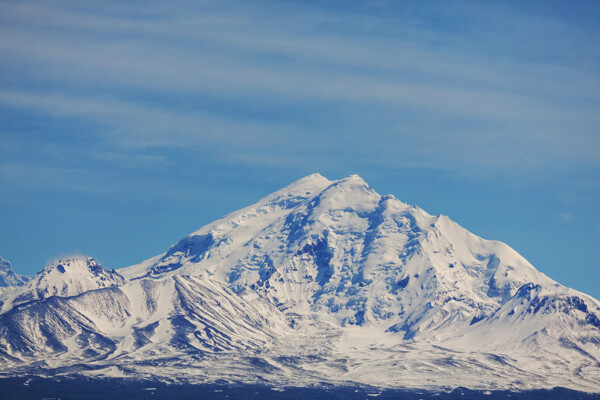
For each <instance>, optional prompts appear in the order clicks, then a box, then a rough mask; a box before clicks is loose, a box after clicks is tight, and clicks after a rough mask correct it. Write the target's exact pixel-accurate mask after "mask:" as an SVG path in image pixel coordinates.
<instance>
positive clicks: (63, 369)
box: [0, 174, 600, 392]
mask: <svg viewBox="0 0 600 400" xmlns="http://www.w3.org/2000/svg"><path fill="white" fill-rule="evenodd" d="M0 360H2V364H1V371H0V373H2V374H7V375H23V374H28V373H32V372H35V373H37V374H42V375H44V374H45V375H53V376H54V375H61V374H80V375H85V376H91V377H104V376H107V377H108V376H112V377H138V378H157V377H158V378H160V379H164V380H171V381H181V380H185V381H186V382H192V383H193V382H223V381H225V382H233V383H236V382H237V383H251V384H254V383H259V384H262V383H264V384H272V385H291V386H311V385H319V384H332V385H348V384H365V385H373V386H379V387H388V388H390V387H397V388H456V387H468V388H472V389H486V390H487V389H496V390H499V389H510V390H526V389H536V388H552V387H556V386H561V387H565V388H571V389H575V390H582V391H587V392H600V302H598V301H597V300H596V299H594V298H592V297H590V296H588V295H586V294H583V293H580V292H577V291H575V290H573V289H570V288H567V287H565V286H563V285H560V284H559V283H557V282H555V281H553V280H552V279H551V278H549V277H547V276H546V275H544V274H543V273H542V272H540V271H538V270H537V269H535V268H534V267H533V266H532V265H531V264H530V263H529V262H528V261H527V260H526V259H524V258H523V257H522V256H521V255H519V254H518V253H517V252H516V251H514V250H513V249H511V248H510V247H509V246H507V245H506V244H504V243H501V242H498V241H492V240H485V239H483V238H480V237H478V236H476V235H474V234H472V233H470V232H469V231H467V230H466V229H464V228H463V227H461V226H460V225H458V224H457V223H455V222H454V221H452V220H451V219H450V218H448V217H447V216H444V215H440V216H433V215H430V214H428V213H427V212H425V211H424V210H422V209H420V208H419V207H416V206H411V205H408V204H405V203H403V202H401V201H400V200H398V199H396V198H395V197H394V196H391V195H387V196H381V195H379V194H377V193H376V192H375V191H374V190H373V189H372V188H370V187H369V185H368V184H367V183H366V182H365V181H364V180H363V179H362V178H360V177H359V176H357V175H351V176H349V177H346V178H344V179H340V180H337V181H330V180H328V179H326V178H325V177H323V176H321V175H319V174H313V175H310V176H307V177H305V178H303V179H300V180H298V181H296V182H294V183H292V184H291V185H289V186H287V187H285V188H283V189H281V190H279V191H277V192H275V193H273V194H271V195H269V196H267V197H265V198H263V199H261V200H259V201H258V202H257V203H255V204H253V205H251V206H249V207H246V208H244V209H242V210H239V211H236V212H233V213H231V214H229V215H227V216H225V217H223V218H221V219H219V220H217V221H215V222H213V223H211V224H208V225H206V226H204V227H202V228H200V229H199V230H197V231H196V232H193V233H191V234H190V235H188V236H186V237H185V238H183V239H182V240H180V241H179V242H177V243H175V244H174V245H173V246H171V248H169V249H168V250H167V251H165V252H164V253H161V254H158V255H157V256H155V257H152V258H150V259H148V260H146V261H143V262H141V263H139V264H137V265H134V266H131V267H127V268H123V269H120V270H106V269H104V268H103V267H102V266H100V265H99V264H98V263H96V261H95V260H94V259H93V258H89V257H81V256H77V257H71V258H67V259H62V260H56V261H55V262H53V263H51V264H49V265H48V266H47V267H46V268H44V270H43V271H42V272H40V273H39V274H38V275H36V276H35V277H33V278H32V279H31V280H30V281H29V282H27V283H25V284H24V285H22V286H19V287H16V288H11V289H10V290H7V291H6V292H4V293H2V294H0Z"/></svg>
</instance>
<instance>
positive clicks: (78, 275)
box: [0, 256, 125, 312]
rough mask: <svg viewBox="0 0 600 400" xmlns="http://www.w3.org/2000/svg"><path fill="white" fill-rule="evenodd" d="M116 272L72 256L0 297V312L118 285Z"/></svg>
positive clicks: (120, 279)
mask: <svg viewBox="0 0 600 400" xmlns="http://www.w3.org/2000/svg"><path fill="white" fill-rule="evenodd" d="M124 282H125V280H124V278H123V277H122V276H121V275H119V274H118V273H117V272H115V271H114V270H113V271H107V270H105V269H104V268H102V266H101V265H100V264H98V263H97V262H96V260H94V259H93V258H91V257H85V256H72V257H69V258H64V259H60V260H55V261H53V262H52V263H50V264H48V265H47V266H46V267H45V268H44V269H43V270H42V271H41V272H39V273H38V274H37V275H35V276H34V277H33V278H32V279H31V280H29V281H28V282H27V283H26V284H25V285H23V286H20V287H18V288H16V289H14V290H11V291H10V292H6V293H3V294H2V295H0V312H5V311H7V310H10V309H11V308H12V307H14V306H16V305H18V304H22V303H27V302H31V301H35V300H41V299H45V298H48V297H51V296H61V297H67V296H75V295H78V294H80V293H84V292H86V291H88V290H95V289H100V288H105V287H111V286H119V285H122V284H123V283H124Z"/></svg>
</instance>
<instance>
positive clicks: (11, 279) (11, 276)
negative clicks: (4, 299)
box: [0, 257, 29, 294]
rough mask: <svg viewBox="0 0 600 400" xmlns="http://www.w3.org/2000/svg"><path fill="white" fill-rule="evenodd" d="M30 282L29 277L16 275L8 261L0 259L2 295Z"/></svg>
mask: <svg viewBox="0 0 600 400" xmlns="http://www.w3.org/2000/svg"><path fill="white" fill-rule="evenodd" d="M28 280H29V277H28V276H25V275H17V274H15V271H13V269H12V266H11V265H10V263H9V262H8V260H5V259H4V258H2V257H0V294H2V293H4V292H6V291H8V290H12V289H14V288H16V287H19V286H21V285H24V284H25V283H26V282H27V281H28Z"/></svg>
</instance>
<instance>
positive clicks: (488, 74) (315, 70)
mask: <svg viewBox="0 0 600 400" xmlns="http://www.w3.org/2000/svg"><path fill="white" fill-rule="evenodd" d="M521 3H526V4H521ZM313 172H320V173H321V174H323V175H325V176H326V177H328V178H329V179H339V178H341V177H344V176H347V175H350V174H353V173H358V174H359V175H361V176H362V177H363V178H364V179H365V180H366V181H367V182H368V183H369V184H370V185H371V186H372V187H373V188H374V189H375V190H376V191H377V192H379V193H380V194H393V195H395V196H396V197H398V198H399V199H401V200H402V201H404V202H407V203H410V204H416V205H418V206H420V207H421V208H423V209H425V210H426V211H428V212H430V213H432V214H440V213H442V214H446V215H449V216H450V217H451V218H452V219H454V220H455V221H457V222H458V223H460V224H461V225H463V226H464V227H466V228H467V229H469V230H470V231H472V232H473V233H475V234H477V235H480V236H483V237H485V238H488V239H496V240H501V241H504V242H506V243H508V244H509V245H510V246H512V247H513V248H515V249H516V250H517V251H518V252H520V253H521V254H523V255H524V256H525V257H526V258H527V259H529V260H530V261H531V262H532V263H533V265H534V266H535V267H536V268H538V269H539V270H541V271H542V272H544V273H546V274H547V275H549V276H550V277H551V278H553V279H555V280H557V281H559V282H560V283H563V284H565V285H567V286H570V287H573V288H575V289H577V290H580V291H583V292H586V293H589V294H591V295H593V296H594V297H596V298H600V261H599V260H600V258H599V256H598V253H599V251H600V2H597V1H568V2H565V1H538V2H529V1H528V2H517V1H515V2H495V3H494V2H480V1H472V2H471V1H468V2H463V1H458V2H447V1H440V2H436V1H426V2H399V1H369V2H348V1H314V2H308V1H306V2H301V1H285V2H281V1H272V2H271V1H262V0H258V1H252V2H248V1H240V2H229V1H214V2H211V1H202V2H196V1H190V2H178V3H177V5H174V4H172V3H171V2H164V1H155V2H152V1H139V2H136V1H133V2H120V1H115V2H111V1H98V2H93V1H89V2H88V1H86V2H79V1H39V2H23V1H14V2H11V1H8V2H1V3H0V256H2V257H4V258H6V259H8V260H10V261H11V262H12V264H13V266H14V268H15V270H16V271H17V272H18V273H25V274H34V273H36V272H37V271H39V270H40V269H41V268H42V267H43V266H44V265H45V263H46V262H48V261H49V260H50V259H52V258H55V257H57V256H60V255H66V254H71V253H83V254H87V255H91V256H94V257H95V258H97V259H98V260H99V261H100V262H101V263H102V264H103V265H104V266H106V267H108V268H119V267H125V266H128V265H131V264H135V263H138V262H140V261H142V260H144V259H146V258H149V257H151V256H154V255H156V254H158V253H161V252H163V251H165V250H166V249H168V247H169V245H171V244H172V243H174V242H176V241H177V240H179V239H180V238H182V237H183V236H185V235H186V234H188V233H190V232H192V231H194V230H196V229H198V228H199V227H201V226H203V225H204V224H206V223H209V222H211V221H213V220H214V219H216V218H218V217H220V216H222V215H224V214H226V213H229V212H231V211H234V210H236V209H239V208H241V207H244V206H246V205H249V204H251V203H253V202H255V201H256V200H258V199H259V198H261V197H263V196H265V195H267V194H269V193H271V192H272V191H275V190H277V189H279V188H281V187H283V186H285V185H287V184H289V183H290V182H292V181H294V180H296V179H299V178H301V177H303V176H305V175H308V174H310V173H313Z"/></svg>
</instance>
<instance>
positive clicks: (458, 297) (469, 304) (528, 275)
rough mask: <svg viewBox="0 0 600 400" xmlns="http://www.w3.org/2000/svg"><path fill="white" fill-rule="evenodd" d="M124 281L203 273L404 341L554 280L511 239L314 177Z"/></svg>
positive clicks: (189, 240)
mask: <svg viewBox="0 0 600 400" xmlns="http://www.w3.org/2000/svg"><path fill="white" fill-rule="evenodd" d="M122 273H123V274H124V275H126V276H130V277H135V276H165V275H171V274H190V275H205V276H211V277H213V278H215V279H218V280H220V281H222V282H224V283H226V284H227V285H229V287H230V288H231V289H233V290H234V291H240V290H243V289H249V290H252V291H254V292H257V293H259V294H260V295H261V296H262V297H264V298H267V299H269V300H270V301H271V303H272V304H275V305H277V306H278V307H279V308H280V309H281V310H288V311H290V312H295V313H300V314H310V313H318V314H321V318H326V319H329V320H331V321H335V323H336V324H337V325H341V326H346V325H365V324H370V323H381V322H383V323H385V324H387V325H386V327H387V329H388V330H389V331H391V332H403V333H404V335H405V336H406V337H413V336H414V335H416V334H418V333H423V332H428V331H431V330H434V329H437V328H440V327H443V326H445V325H448V324H454V323H457V322H460V323H462V324H463V325H465V326H468V325H469V323H470V322H471V320H472V319H473V317H474V316H476V317H478V318H483V317H485V316H489V315H491V314H492V313H493V312H494V311H495V310H496V309H498V308H499V307H501V306H502V305H503V304H504V303H506V302H507V301H508V300H509V299H510V298H511V297H512V296H514V295H515V293H516V292H517V290H518V289H519V287H521V286H522V285H523V284H525V283H528V282H535V283H536V284H539V285H542V286H544V287H553V286H554V285H555V284H556V283H555V282H554V281H552V280H551V279H549V278H548V277H546V276H545V275H543V274H542V273H540V272H538V271H537V270H535V268H533V267H532V266H531V264H529V263H528V262H527V261H526V260H525V259H524V258H523V257H521V256H520V255H519V254H517V253H516V252H515V251H514V250H512V249H511V248H510V247H508V246H506V245H505V244H503V243H499V242H495V241H487V240H484V239H482V238H479V237H477V236H475V235H473V234H471V233H469V232H468V231H467V230H465V229H464V228H462V227H460V226H459V225H458V224H456V223H454V222H453V221H451V220H450V219H449V218H447V217H445V216H440V217H436V216H431V215H429V214H428V213H426V212H425V211H423V210H421V209H420V208H418V207H415V206H409V205H407V204H404V203H402V202H401V201H399V200H397V199H396V198H394V197H393V196H380V195H379V194H377V193H376V192H375V191H373V190H372V189H371V188H370V187H369V186H368V185H367V184H366V183H365V182H364V181H363V180H362V179H361V178H360V177H359V176H357V175H352V176H349V177H347V178H344V179H341V180H339V181H333V182H332V181H328V180H326V179H325V178H323V177H322V176H320V175H318V174H315V175H311V176H309V177H306V178H304V179H301V180H300V181H298V182H295V183H293V184H292V185H290V186H288V187H286V188H284V189H282V190H280V191H278V192H275V193H274V194H272V195H270V196H268V197H266V198H265V199H263V200H261V201H259V202H258V203H256V204H254V205H252V206H250V207H248V208H245V209H243V210H240V211H238V212H235V213H232V214H230V215H228V216H226V217H224V218H223V219H221V220H219V221H216V222H215V223H213V224H210V225H207V226H205V227H203V228H201V229H200V230H198V231H196V232H194V233H192V234H191V235H189V236H187V237H186V238H184V239H183V240H181V241H180V242H179V243H177V244H175V245H174V246H172V247H171V249H169V251H168V252H166V253H165V254H163V255H161V256H157V257H155V258H154V259H152V260H149V261H148V262H145V263H143V264H141V265H139V266H134V267H130V268H127V269H125V270H122Z"/></svg>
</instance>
